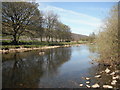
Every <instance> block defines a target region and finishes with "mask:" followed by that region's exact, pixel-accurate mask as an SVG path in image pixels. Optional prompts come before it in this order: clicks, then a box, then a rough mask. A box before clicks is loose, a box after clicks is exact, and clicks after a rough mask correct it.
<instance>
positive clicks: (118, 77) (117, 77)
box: [112, 75, 120, 79]
mask: <svg viewBox="0 0 120 90" xmlns="http://www.w3.org/2000/svg"><path fill="white" fill-rule="evenodd" d="M112 78H113V79H120V76H118V75H117V76H116V77H115V76H114V77H112Z"/></svg>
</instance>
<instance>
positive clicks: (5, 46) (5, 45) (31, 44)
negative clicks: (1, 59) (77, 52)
mask: <svg viewBox="0 0 120 90" xmlns="http://www.w3.org/2000/svg"><path fill="white" fill-rule="evenodd" d="M85 43H87V42H86V41H78V42H39V41H21V42H20V43H19V44H18V45H13V44H11V42H10V41H9V40H5V41H2V45H1V46H0V48H1V49H2V50H9V49H17V48H39V47H43V46H64V45H74V44H85Z"/></svg>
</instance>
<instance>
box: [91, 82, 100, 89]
mask: <svg viewBox="0 0 120 90" xmlns="http://www.w3.org/2000/svg"><path fill="white" fill-rule="evenodd" d="M99 87H100V85H99V84H97V83H96V84H94V85H92V88H99Z"/></svg>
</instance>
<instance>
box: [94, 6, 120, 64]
mask: <svg viewBox="0 0 120 90" xmlns="http://www.w3.org/2000/svg"><path fill="white" fill-rule="evenodd" d="M118 20H119V17H118V5H116V6H114V7H113V8H112V9H111V11H110V13H109V16H108V17H107V18H106V19H105V21H104V23H103V26H102V27H101V31H100V32H99V34H98V36H97V40H96V41H97V45H98V51H99V53H100V62H102V63H106V64H110V65H120V47H119V44H120V35H119V31H120V29H119V23H118Z"/></svg>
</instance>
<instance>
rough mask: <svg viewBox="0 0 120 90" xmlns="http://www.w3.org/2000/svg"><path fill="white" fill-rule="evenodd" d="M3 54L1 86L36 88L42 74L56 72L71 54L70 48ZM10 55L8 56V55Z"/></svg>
mask: <svg viewBox="0 0 120 90" xmlns="http://www.w3.org/2000/svg"><path fill="white" fill-rule="evenodd" d="M39 52H40V51H30V52H22V53H12V54H7V55H6V54H4V55H3V68H2V71H3V73H2V76H3V80H2V81H3V88H15V87H16V88H23V87H25V88H38V87H39V83H40V79H41V77H43V76H44V75H46V74H47V75H51V74H54V75H56V74H57V69H58V68H59V67H60V65H62V64H63V63H65V62H67V61H68V60H69V59H70V56H71V49H70V48H62V49H61V48H57V49H49V50H46V51H45V55H42V56H41V55H39ZM9 55H10V56H9Z"/></svg>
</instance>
